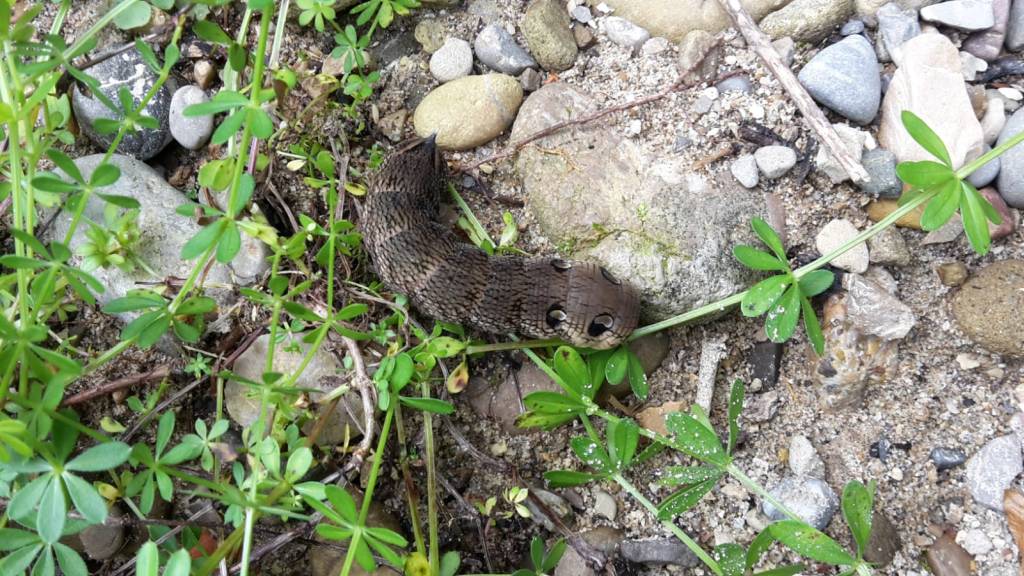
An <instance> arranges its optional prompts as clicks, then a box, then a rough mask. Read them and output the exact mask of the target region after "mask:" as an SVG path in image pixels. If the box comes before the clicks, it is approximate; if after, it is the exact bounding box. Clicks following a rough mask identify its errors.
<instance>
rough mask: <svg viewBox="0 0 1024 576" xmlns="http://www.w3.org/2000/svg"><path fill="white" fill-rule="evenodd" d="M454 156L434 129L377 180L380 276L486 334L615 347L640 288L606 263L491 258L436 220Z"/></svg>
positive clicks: (372, 213) (430, 308)
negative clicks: (443, 149) (445, 153)
mask: <svg viewBox="0 0 1024 576" xmlns="http://www.w3.org/2000/svg"><path fill="white" fill-rule="evenodd" d="M444 183H445V164H444V160H443V159H442V157H441V153H440V151H439V150H438V149H437V147H436V146H435V145H434V139H433V137H430V138H426V139H418V140H415V141H413V142H411V143H408V144H406V145H404V146H402V147H400V148H399V149H398V150H397V151H396V152H395V153H394V154H393V155H392V156H391V157H390V158H389V159H388V160H387V161H386V162H385V164H384V166H383V167H382V168H381V170H380V171H379V173H378V174H377V175H376V176H375V177H374V178H373V179H372V181H371V185H370V191H369V193H368V194H367V200H366V204H365V207H364V210H363V212H362V214H361V224H360V227H361V229H362V232H363V244H364V246H365V247H366V250H367V251H368V252H369V254H370V258H371V260H372V261H373V265H374V268H375V269H376V271H377V274H378V275H379V276H380V278H381V280H383V281H384V283H385V284H386V285H387V286H388V287H389V288H391V289H392V290H395V291H398V292H402V293H404V294H406V295H408V296H409V297H410V298H411V299H412V303H413V305H414V306H415V307H416V308H417V309H419V310H420V311H421V312H423V313H424V314H427V315H428V316H430V317H432V318H435V319H437V320H441V321H445V322H454V323H459V324H463V325H465V326H469V327H472V328H476V329H479V330H482V331H485V332H494V333H499V334H507V333H517V334H521V335H524V336H528V337H532V338H560V339H562V340H564V341H566V342H568V343H570V344H572V345H574V346H580V347H587V348H597V349H606V348H611V347H614V346H616V345H618V344H619V343H620V342H622V341H623V339H625V338H626V336H628V335H629V334H630V333H631V332H632V331H633V329H634V328H636V325H637V321H638V316H639V310H640V304H639V300H638V298H637V294H636V292H635V291H634V290H633V289H632V288H631V287H630V286H629V285H627V284H624V283H622V282H620V281H618V280H616V279H615V277H613V276H612V275H611V274H610V273H609V272H608V271H607V270H605V269H604V268H602V267H600V266H598V265H596V264H592V263H588V262H579V261H568V260H562V259H560V258H524V257H521V256H488V255H487V253H486V252H484V251H483V250H481V249H479V248H477V247H476V246H473V245H471V244H467V243H463V242H459V241H458V239H457V238H456V237H455V235H454V234H453V233H452V232H451V231H450V230H449V229H447V228H445V227H444V226H442V225H441V224H439V223H438V222H437V219H438V209H439V205H440V201H441V192H442V190H443V189H444Z"/></svg>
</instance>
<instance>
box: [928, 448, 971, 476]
mask: <svg viewBox="0 0 1024 576" xmlns="http://www.w3.org/2000/svg"><path fill="white" fill-rule="evenodd" d="M928 458H930V459H931V461H932V463H933V464H935V469H936V470H938V471H939V472H942V471H943V470H950V469H952V468H956V467H957V466H961V465H963V463H964V462H967V455H966V454H964V452H963V450H957V449H956V448H945V447H943V446H936V447H935V448H932V451H931V452H929V453H928Z"/></svg>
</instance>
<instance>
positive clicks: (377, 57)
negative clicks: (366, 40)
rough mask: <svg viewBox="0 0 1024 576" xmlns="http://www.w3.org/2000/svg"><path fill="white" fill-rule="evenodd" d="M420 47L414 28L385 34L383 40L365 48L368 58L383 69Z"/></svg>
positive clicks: (413, 52)
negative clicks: (388, 34) (389, 34)
mask: <svg viewBox="0 0 1024 576" xmlns="http://www.w3.org/2000/svg"><path fill="white" fill-rule="evenodd" d="M419 49H420V43H419V41H417V40H416V32H415V30H410V29H406V30H401V31H396V32H394V33H393V34H392V35H391V36H387V37H386V39H385V40H384V41H383V42H380V43H375V44H374V45H372V46H370V48H369V49H368V50H367V52H368V53H369V54H368V60H369V61H370V62H372V63H374V65H375V66H376V67H377V68H380V69H384V68H387V67H388V66H390V65H391V64H392V63H394V62H397V61H398V60H400V59H402V58H404V57H406V56H411V55H413V54H415V53H416V52H417V51H419Z"/></svg>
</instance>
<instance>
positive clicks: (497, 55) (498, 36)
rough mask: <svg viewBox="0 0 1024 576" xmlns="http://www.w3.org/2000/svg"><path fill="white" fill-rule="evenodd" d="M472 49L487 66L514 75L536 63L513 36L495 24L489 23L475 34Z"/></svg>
mask: <svg viewBox="0 0 1024 576" xmlns="http://www.w3.org/2000/svg"><path fill="white" fill-rule="evenodd" d="M473 51H474V52H476V57H477V58H479V59H480V61H481V62H483V63H484V64H486V65H487V67H488V68H490V69H492V70H494V71H496V72H501V73H503V74H511V75H513V76H515V75H517V74H519V73H521V72H522V71H523V70H524V69H525V68H532V67H534V66H536V65H537V62H536V61H535V60H534V59H533V57H532V56H530V54H529V53H528V52H527V51H526V50H524V49H523V48H522V46H520V45H519V44H516V40H515V38H513V37H512V35H511V34H509V33H508V32H507V31H506V30H505V29H504V28H502V27H501V26H499V25H497V24H490V25H488V26H486V27H485V28H484V29H483V30H481V31H480V33H479V34H477V36H476V40H474V41H473Z"/></svg>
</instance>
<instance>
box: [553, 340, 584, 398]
mask: <svg viewBox="0 0 1024 576" xmlns="http://www.w3.org/2000/svg"><path fill="white" fill-rule="evenodd" d="M555 373H557V374H558V376H559V377H561V379H562V382H564V383H565V385H566V386H568V387H569V388H570V389H571V390H572V391H573V392H575V393H576V394H579V395H580V396H584V395H585V394H584V390H585V389H586V388H589V387H590V372H589V371H588V370H587V364H586V363H585V362H584V361H583V358H582V357H581V356H580V353H579V352H577V351H576V350H575V349H573V348H570V347H569V346H559V347H558V350H555Z"/></svg>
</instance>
